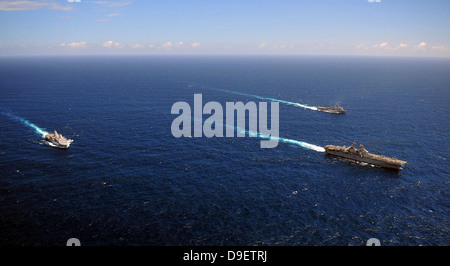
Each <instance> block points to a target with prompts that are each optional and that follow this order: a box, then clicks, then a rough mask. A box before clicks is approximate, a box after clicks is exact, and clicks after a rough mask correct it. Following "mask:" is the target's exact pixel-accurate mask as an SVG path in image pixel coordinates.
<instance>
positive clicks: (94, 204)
mask: <svg viewBox="0 0 450 266" xmlns="http://www.w3.org/2000/svg"><path fill="white" fill-rule="evenodd" d="M449 87H450V60H447V59H413V58H355V57H212V56H211V57H188V56H184V57H183V56H179V57H175V56H174V57H91V58H88V57H54V58H44V57H36V58H2V59H0V111H1V113H2V114H1V115H0V244H1V245H65V243H66V241H67V239H69V238H72V237H76V238H78V239H80V241H81V243H82V245H320V246H322V245H345V246H346V245H365V243H366V241H367V240H368V239H369V238H378V239H379V240H380V241H381V244H382V245H448V244H449V243H450V241H449V240H450V236H449V230H450V219H449V218H450V215H449V207H450V196H449V181H450V180H449V176H450V171H449V163H448V154H449V153H450V145H449V143H448V140H449V133H448V132H449V129H450V128H449V121H450V119H449V118H450V117H449V114H448V113H449V111H450V88H449ZM227 91H234V92H238V93H229V92H227ZM195 93H201V94H202V95H203V103H206V102H208V101H217V102H219V103H221V104H223V106H225V103H226V102H237V101H242V102H244V103H246V102H248V101H255V102H259V101H262V100H261V99H258V98H255V97H252V96H251V95H256V96H260V97H267V98H275V99H281V100H285V101H291V102H297V103H301V104H306V105H309V106H329V105H334V104H336V103H339V104H341V105H342V106H343V107H344V108H345V109H346V110H347V111H348V113H347V114H346V115H332V114H327V113H323V112H317V111H312V110H307V109H303V108H299V107H295V106H291V105H286V104H282V103H280V119H279V121H280V137H282V138H287V139H292V140H298V141H304V142H307V143H311V144H314V145H319V146H325V145H328V144H336V145H350V144H351V142H352V141H354V140H356V141H357V142H358V143H363V144H365V147H366V148H367V149H368V150H369V151H370V152H372V153H376V154H383V155H386V156H391V157H396V158H399V159H402V160H405V161H407V162H408V164H407V165H406V166H405V167H404V169H403V170H402V171H400V172H392V171H386V170H383V169H379V168H374V167H370V166H362V165H359V164H356V163H352V162H348V161H343V160H340V159H337V158H333V157H328V156H325V155H324V154H323V153H321V152H317V151H314V150H309V149H305V148H303V147H301V146H298V145H295V144H289V143H284V142H280V143H279V145H278V146H277V147H276V148H274V149H261V148H260V141H261V139H258V138H251V137H246V138H206V137H203V138H175V137H173V136H172V134H171V130H170V127H171V123H172V121H173V119H175V117H177V115H172V114H171V113H170V111H171V107H172V105H173V104H174V103H175V102H178V101H186V102H188V103H190V104H191V107H192V108H193V97H194V94H195ZM239 93H240V94H239ZM246 95H248V96H246ZM7 114H10V115H15V116H18V117H21V118H23V119H26V120H28V121H29V122H31V123H34V124H35V125H37V126H39V127H41V128H43V129H44V130H47V131H52V130H53V129H56V130H58V131H59V132H60V133H62V134H63V135H65V136H67V137H70V138H72V139H74V143H73V144H72V146H71V147H70V149H68V150H60V149H55V148H52V147H49V146H47V145H44V144H43V143H42V141H41V137H40V135H39V134H37V132H36V131H35V130H34V129H33V128H31V127H30V126H27V125H25V124H24V123H23V121H19V120H18V119H13V118H12V117H11V116H8V115H7ZM206 117H207V116H205V118H206Z"/></svg>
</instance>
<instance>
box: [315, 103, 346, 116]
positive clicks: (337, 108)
mask: <svg viewBox="0 0 450 266" xmlns="http://www.w3.org/2000/svg"><path fill="white" fill-rule="evenodd" d="M317 110H319V111H322V112H326V113H332V114H345V113H347V111H345V110H344V108H342V106H340V105H339V104H336V105H335V106H330V107H322V106H317Z"/></svg>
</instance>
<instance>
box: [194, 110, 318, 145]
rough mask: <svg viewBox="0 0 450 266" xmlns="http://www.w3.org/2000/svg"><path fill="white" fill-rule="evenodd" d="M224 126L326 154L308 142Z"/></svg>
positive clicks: (249, 134)
mask: <svg viewBox="0 0 450 266" xmlns="http://www.w3.org/2000/svg"><path fill="white" fill-rule="evenodd" d="M195 120H196V119H195V118H194V121H195ZM205 123H207V122H205ZM223 126H225V127H227V128H233V129H234V130H236V131H237V132H239V133H244V134H248V136H250V137H258V138H260V139H274V140H277V141H279V142H283V143H288V144H294V145H297V146H300V147H302V148H304V149H308V150H313V151H316V152H325V148H323V147H321V146H317V145H314V144H311V143H307V142H304V141H300V140H295V139H288V138H281V137H276V136H266V135H263V134H260V133H258V132H253V131H250V130H246V129H242V128H240V127H237V126H230V125H227V124H223Z"/></svg>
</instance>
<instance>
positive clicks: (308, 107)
mask: <svg viewBox="0 0 450 266" xmlns="http://www.w3.org/2000/svg"><path fill="white" fill-rule="evenodd" d="M215 90H218V91H223V92H228V93H233V94H237V95H243V96H249V97H253V98H257V99H261V100H267V101H272V102H279V103H284V104H287V105H293V106H296V107H302V108H305V109H309V110H313V111H317V110H318V109H317V107H314V106H309V105H306V104H301V103H296V102H290V101H285V100H280V99H275V98H268V97H262V96H258V95H253V94H247V93H242V92H237V91H230V90H224V89H215Z"/></svg>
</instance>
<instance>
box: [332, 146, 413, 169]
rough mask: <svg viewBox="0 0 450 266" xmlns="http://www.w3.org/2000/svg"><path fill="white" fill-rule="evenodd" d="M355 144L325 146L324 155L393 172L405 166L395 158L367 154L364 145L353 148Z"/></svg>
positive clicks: (403, 162)
mask: <svg viewBox="0 0 450 266" xmlns="http://www.w3.org/2000/svg"><path fill="white" fill-rule="evenodd" d="M355 144H356V143H355V142H353V143H352V145H351V146H350V147H345V146H344V147H341V146H335V145H327V146H325V154H331V155H335V156H340V157H344V158H348V159H352V160H355V161H358V162H364V163H369V164H372V165H375V166H380V167H384V168H388V169H393V170H400V169H402V167H403V166H404V165H405V164H406V162H405V161H402V160H398V159H395V158H389V157H385V156H383V155H376V154H371V153H369V152H368V151H367V150H366V149H365V148H364V145H362V144H361V145H360V148H359V149H358V148H355Z"/></svg>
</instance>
